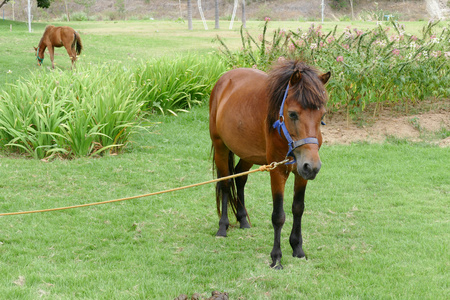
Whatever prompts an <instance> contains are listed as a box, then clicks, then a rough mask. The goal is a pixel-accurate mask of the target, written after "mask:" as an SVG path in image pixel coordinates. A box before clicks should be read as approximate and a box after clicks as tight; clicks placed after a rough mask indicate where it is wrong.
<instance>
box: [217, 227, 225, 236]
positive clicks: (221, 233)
mask: <svg viewBox="0 0 450 300" xmlns="http://www.w3.org/2000/svg"><path fill="white" fill-rule="evenodd" d="M216 236H217V237H227V230H226V229H219V231H217V233H216Z"/></svg>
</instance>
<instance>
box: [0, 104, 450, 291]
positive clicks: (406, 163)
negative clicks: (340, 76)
mask: <svg viewBox="0 0 450 300" xmlns="http://www.w3.org/2000/svg"><path fill="white" fill-rule="evenodd" d="M153 121H154V122H160V123H159V124H157V125H155V127H153V128H152V130H151V131H150V132H142V134H140V135H138V136H135V138H134V141H133V142H134V143H133V146H131V147H129V148H128V151H126V153H124V154H121V155H119V156H106V157H104V158H102V159H77V160H71V161H67V160H55V161H53V162H52V163H43V162H41V161H38V160H25V159H21V158H19V159H11V158H5V157H0V177H1V178H2V181H1V182H0V191H1V192H0V211H1V212H12V211H23V210H29V209H42V208H49V207H61V206H66V205H74V204H82V203H89V202H95V201H102V200H108V199H114V198H121V197H126V196H132V195H138V194H144V193H148V192H153V191H158V190H164V189H168V188H173V187H178V186H183V185H187V184H192V183H196V182H201V181H205V180H209V179H211V177H212V169H211V159H210V157H209V154H210V141H209V134H208V125H207V122H208V117H207V107H206V106H203V107H200V108H196V109H194V110H193V111H192V112H191V113H188V114H181V115H180V116H179V117H177V118H173V117H170V118H169V117H162V116H160V117H154V118H153ZM321 158H322V162H323V168H322V170H321V172H320V174H319V176H318V178H317V179H316V180H314V181H311V182H310V183H309V185H308V188H307V195H306V212H305V216H304V219H303V232H304V249H305V251H306V253H307V255H308V260H299V259H296V258H293V257H292V256H291V249H290V246H289V242H288V236H289V231H290V227H291V226H292V216H291V214H290V212H289V211H290V205H291V203H292V202H291V201H292V200H291V197H292V184H293V182H292V180H289V182H288V186H287V193H286V194H287V195H286V197H287V198H286V204H285V209H286V212H287V220H286V224H285V227H284V229H283V232H282V250H283V254H284V256H283V259H282V262H283V265H284V270H282V271H275V270H272V269H270V268H269V261H270V256H269V253H270V250H271V248H272V242H273V241H272V239H273V230H272V225H271V221H270V215H271V208H272V207H271V206H272V205H271V202H272V201H271V197H270V184H269V175H268V173H257V174H253V175H251V177H250V179H249V182H248V186H247V195H248V201H247V202H248V207H247V208H248V212H249V214H250V217H251V221H252V224H253V227H252V228H251V229H249V230H245V231H243V230H240V229H238V228H237V227H231V228H230V229H229V232H228V237H227V238H215V237H214V235H215V232H216V230H217V228H218V217H217V214H216V212H215V200H214V199H215V198H214V187H213V186H211V185H209V186H208V185H207V186H201V187H198V188H193V189H189V190H185V191H180V192H175V193H171V194H165V195H160V196H155V197H150V198H143V199H139V200H132V201H128V202H120V203H116V204H108V205H102V206H95V207H91V208H86V209H74V210H67V211H61V212H52V213H42V214H32V215H22V216H8V217H0V257H1V258H2V259H1V260H0V290H1V291H2V297H5V298H8V299H33V298H39V297H42V298H44V299H55V298H56V299H58V298H62V299H80V298H84V299H173V298H174V297H176V296H178V295H179V294H182V293H186V294H189V295H191V294H193V293H195V292H198V293H202V294H203V296H204V297H206V296H207V295H209V294H210V292H211V291H213V290H220V291H227V292H228V293H229V294H230V297H231V299H238V298H240V299H302V298H304V299H371V298H378V299H424V298H425V299H448V297H449V289H448V278H447V274H448V271H449V270H448V263H449V255H448V246H447V245H448V242H449V227H448V207H449V204H450V203H449V197H448V195H449V191H450V185H449V182H448V170H447V167H446V166H448V165H449V164H450V157H449V156H448V149H445V148H438V147H431V146H427V145H424V144H413V143H396V144H391V143H385V144H378V145H369V144H364V143H362V144H352V145H350V146H324V147H322V149H321Z"/></svg>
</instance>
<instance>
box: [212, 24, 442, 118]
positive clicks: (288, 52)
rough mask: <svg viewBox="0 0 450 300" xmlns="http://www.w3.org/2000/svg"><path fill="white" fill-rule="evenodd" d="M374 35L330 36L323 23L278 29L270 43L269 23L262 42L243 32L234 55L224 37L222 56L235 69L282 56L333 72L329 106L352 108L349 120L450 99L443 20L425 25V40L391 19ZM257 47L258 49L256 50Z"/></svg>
mask: <svg viewBox="0 0 450 300" xmlns="http://www.w3.org/2000/svg"><path fill="white" fill-rule="evenodd" d="M389 24H390V25H391V26H392V28H391V27H388V26H382V25H380V26H378V27H377V28H375V29H372V30H369V31H363V30H360V29H357V28H351V26H347V27H346V28H345V29H344V30H343V32H342V33H338V30H337V26H336V27H335V28H334V29H333V30H331V31H329V32H328V33H324V32H322V25H319V26H317V27H316V25H315V24H312V25H311V27H310V28H309V29H308V30H306V31H303V30H301V29H298V30H297V31H290V32H289V33H286V32H285V31H284V30H279V29H278V30H275V31H274V37H273V42H272V43H269V42H268V41H267V40H266V32H267V25H268V23H267V22H266V24H265V26H264V29H263V34H262V35H261V36H260V40H261V43H257V42H255V39H254V38H253V37H252V36H251V35H250V34H248V32H247V33H245V34H244V33H242V31H241V37H242V44H243V47H242V49H241V50H240V51H234V52H233V51H230V50H229V49H228V48H227V47H226V45H225V43H224V42H223V41H222V40H221V39H219V42H220V43H221V45H222V47H223V50H222V56H223V58H224V60H225V61H226V62H227V63H228V65H229V66H231V67H241V66H242V67H249V66H252V65H253V66H254V67H257V68H259V69H261V70H264V71H266V70H267V69H268V67H269V66H270V65H271V64H272V63H274V62H275V61H276V60H277V59H278V58H279V57H285V58H301V59H302V60H305V61H307V62H308V63H310V64H312V65H316V66H319V67H320V68H321V69H324V70H331V71H332V74H333V75H332V77H331V80H330V82H329V83H328V88H327V89H328V92H329V94H330V101H329V104H328V105H329V108H331V109H335V110H339V109H342V108H344V109H346V111H347V114H348V116H349V117H350V116H351V115H355V114H357V113H359V112H362V111H364V110H365V108H366V107H367V105H369V104H371V103H373V104H375V110H374V115H375V114H376V112H377V111H379V110H380V109H381V107H382V106H383V105H386V104H396V103H402V102H403V101H404V102H405V107H406V109H407V103H408V101H412V102H413V103H415V102H416V101H420V100H423V99H425V98H429V97H439V98H445V97H449V96H450V88H449V86H448V84H447V82H448V81H449V80H450V73H449V71H448V70H449V69H450V68H449V67H450V53H449V52H448V46H449V38H450V30H448V29H447V28H442V29H441V31H440V32H439V31H436V25H437V24H439V21H437V22H430V23H428V24H427V25H426V26H424V27H423V30H422V37H419V36H416V35H412V34H408V33H406V31H405V28H404V26H403V25H401V24H399V23H397V22H395V21H391V22H390V23H389ZM252 45H256V47H257V48H256V49H253V48H252V47H251V46H252Z"/></svg>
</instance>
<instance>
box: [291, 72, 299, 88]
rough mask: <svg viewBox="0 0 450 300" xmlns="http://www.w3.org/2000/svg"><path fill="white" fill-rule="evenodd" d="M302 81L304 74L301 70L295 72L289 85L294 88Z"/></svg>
mask: <svg viewBox="0 0 450 300" xmlns="http://www.w3.org/2000/svg"><path fill="white" fill-rule="evenodd" d="M300 80H302V73H301V72H300V71H299V70H295V71H294V73H293V74H292V76H291V79H290V80H289V85H290V86H294V85H296V84H297V83H299V82H300Z"/></svg>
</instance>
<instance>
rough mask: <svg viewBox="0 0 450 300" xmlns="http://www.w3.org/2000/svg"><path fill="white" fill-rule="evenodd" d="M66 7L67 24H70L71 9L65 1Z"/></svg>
mask: <svg viewBox="0 0 450 300" xmlns="http://www.w3.org/2000/svg"><path fill="white" fill-rule="evenodd" d="M64 6H65V7H66V15H67V22H70V15H69V9H68V7H67V0H64Z"/></svg>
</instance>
